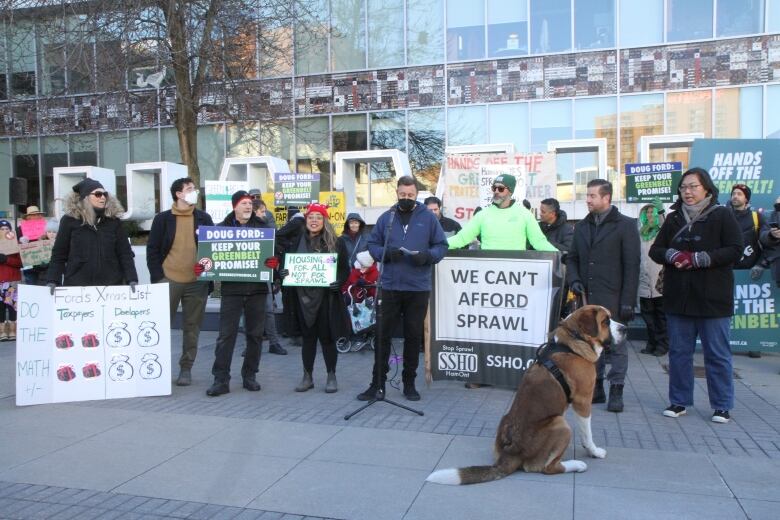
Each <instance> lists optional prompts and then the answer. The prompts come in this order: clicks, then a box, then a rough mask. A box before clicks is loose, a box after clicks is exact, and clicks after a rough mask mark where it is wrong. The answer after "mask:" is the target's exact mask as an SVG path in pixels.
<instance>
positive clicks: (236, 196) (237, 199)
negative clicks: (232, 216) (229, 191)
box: [230, 190, 252, 209]
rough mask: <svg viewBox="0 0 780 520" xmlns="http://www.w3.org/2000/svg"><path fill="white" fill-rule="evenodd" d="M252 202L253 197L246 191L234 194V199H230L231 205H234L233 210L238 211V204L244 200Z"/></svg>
mask: <svg viewBox="0 0 780 520" xmlns="http://www.w3.org/2000/svg"><path fill="white" fill-rule="evenodd" d="M244 199H247V200H252V196H251V195H249V193H247V192H246V191H245V190H238V191H237V192H235V193H234V194H233V196H232V197H230V203H231V204H232V205H233V209H236V206H238V203H239V202H241V201H242V200H244Z"/></svg>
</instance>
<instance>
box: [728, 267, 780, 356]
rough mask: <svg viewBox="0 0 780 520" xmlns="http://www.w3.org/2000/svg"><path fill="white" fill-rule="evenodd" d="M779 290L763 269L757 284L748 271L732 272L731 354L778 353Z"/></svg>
mask: <svg viewBox="0 0 780 520" xmlns="http://www.w3.org/2000/svg"><path fill="white" fill-rule="evenodd" d="M779 303H780V289H778V288H777V285H776V284H775V282H774V280H772V273H771V272H770V270H769V269H766V270H765V271H764V273H763V275H762V276H761V278H759V279H758V280H752V279H751V278H750V270H749V269H740V270H736V271H734V317H733V318H731V338H730V343H731V350H733V351H736V352H746V351H750V350H753V351H759V350H762V351H764V352H767V351H769V352H780V310H779V309H778V307H777V305H778V304H779Z"/></svg>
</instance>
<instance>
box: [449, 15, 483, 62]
mask: <svg viewBox="0 0 780 520" xmlns="http://www.w3.org/2000/svg"><path fill="white" fill-rule="evenodd" d="M484 57H485V4H484V2H483V0H470V1H469V2H463V1H462V0H448V2H447V59H449V60H450V61H455V60H471V59H479V58H484Z"/></svg>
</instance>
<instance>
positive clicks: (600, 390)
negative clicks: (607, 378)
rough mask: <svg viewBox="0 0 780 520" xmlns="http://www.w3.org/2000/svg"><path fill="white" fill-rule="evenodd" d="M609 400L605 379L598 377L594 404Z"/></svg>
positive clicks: (594, 391) (594, 388) (594, 390)
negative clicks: (605, 388) (605, 389)
mask: <svg viewBox="0 0 780 520" xmlns="http://www.w3.org/2000/svg"><path fill="white" fill-rule="evenodd" d="M606 402H607V394H606V393H605V392H604V380H603V379H596V385H595V386H594V387H593V400H592V401H591V403H593V404H601V403H606Z"/></svg>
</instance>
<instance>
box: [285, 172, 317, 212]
mask: <svg viewBox="0 0 780 520" xmlns="http://www.w3.org/2000/svg"><path fill="white" fill-rule="evenodd" d="M319 200H320V174H319V173H275V174H274V205H276V206H306V205H308V204H311V203H312V202H317V201H319Z"/></svg>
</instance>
